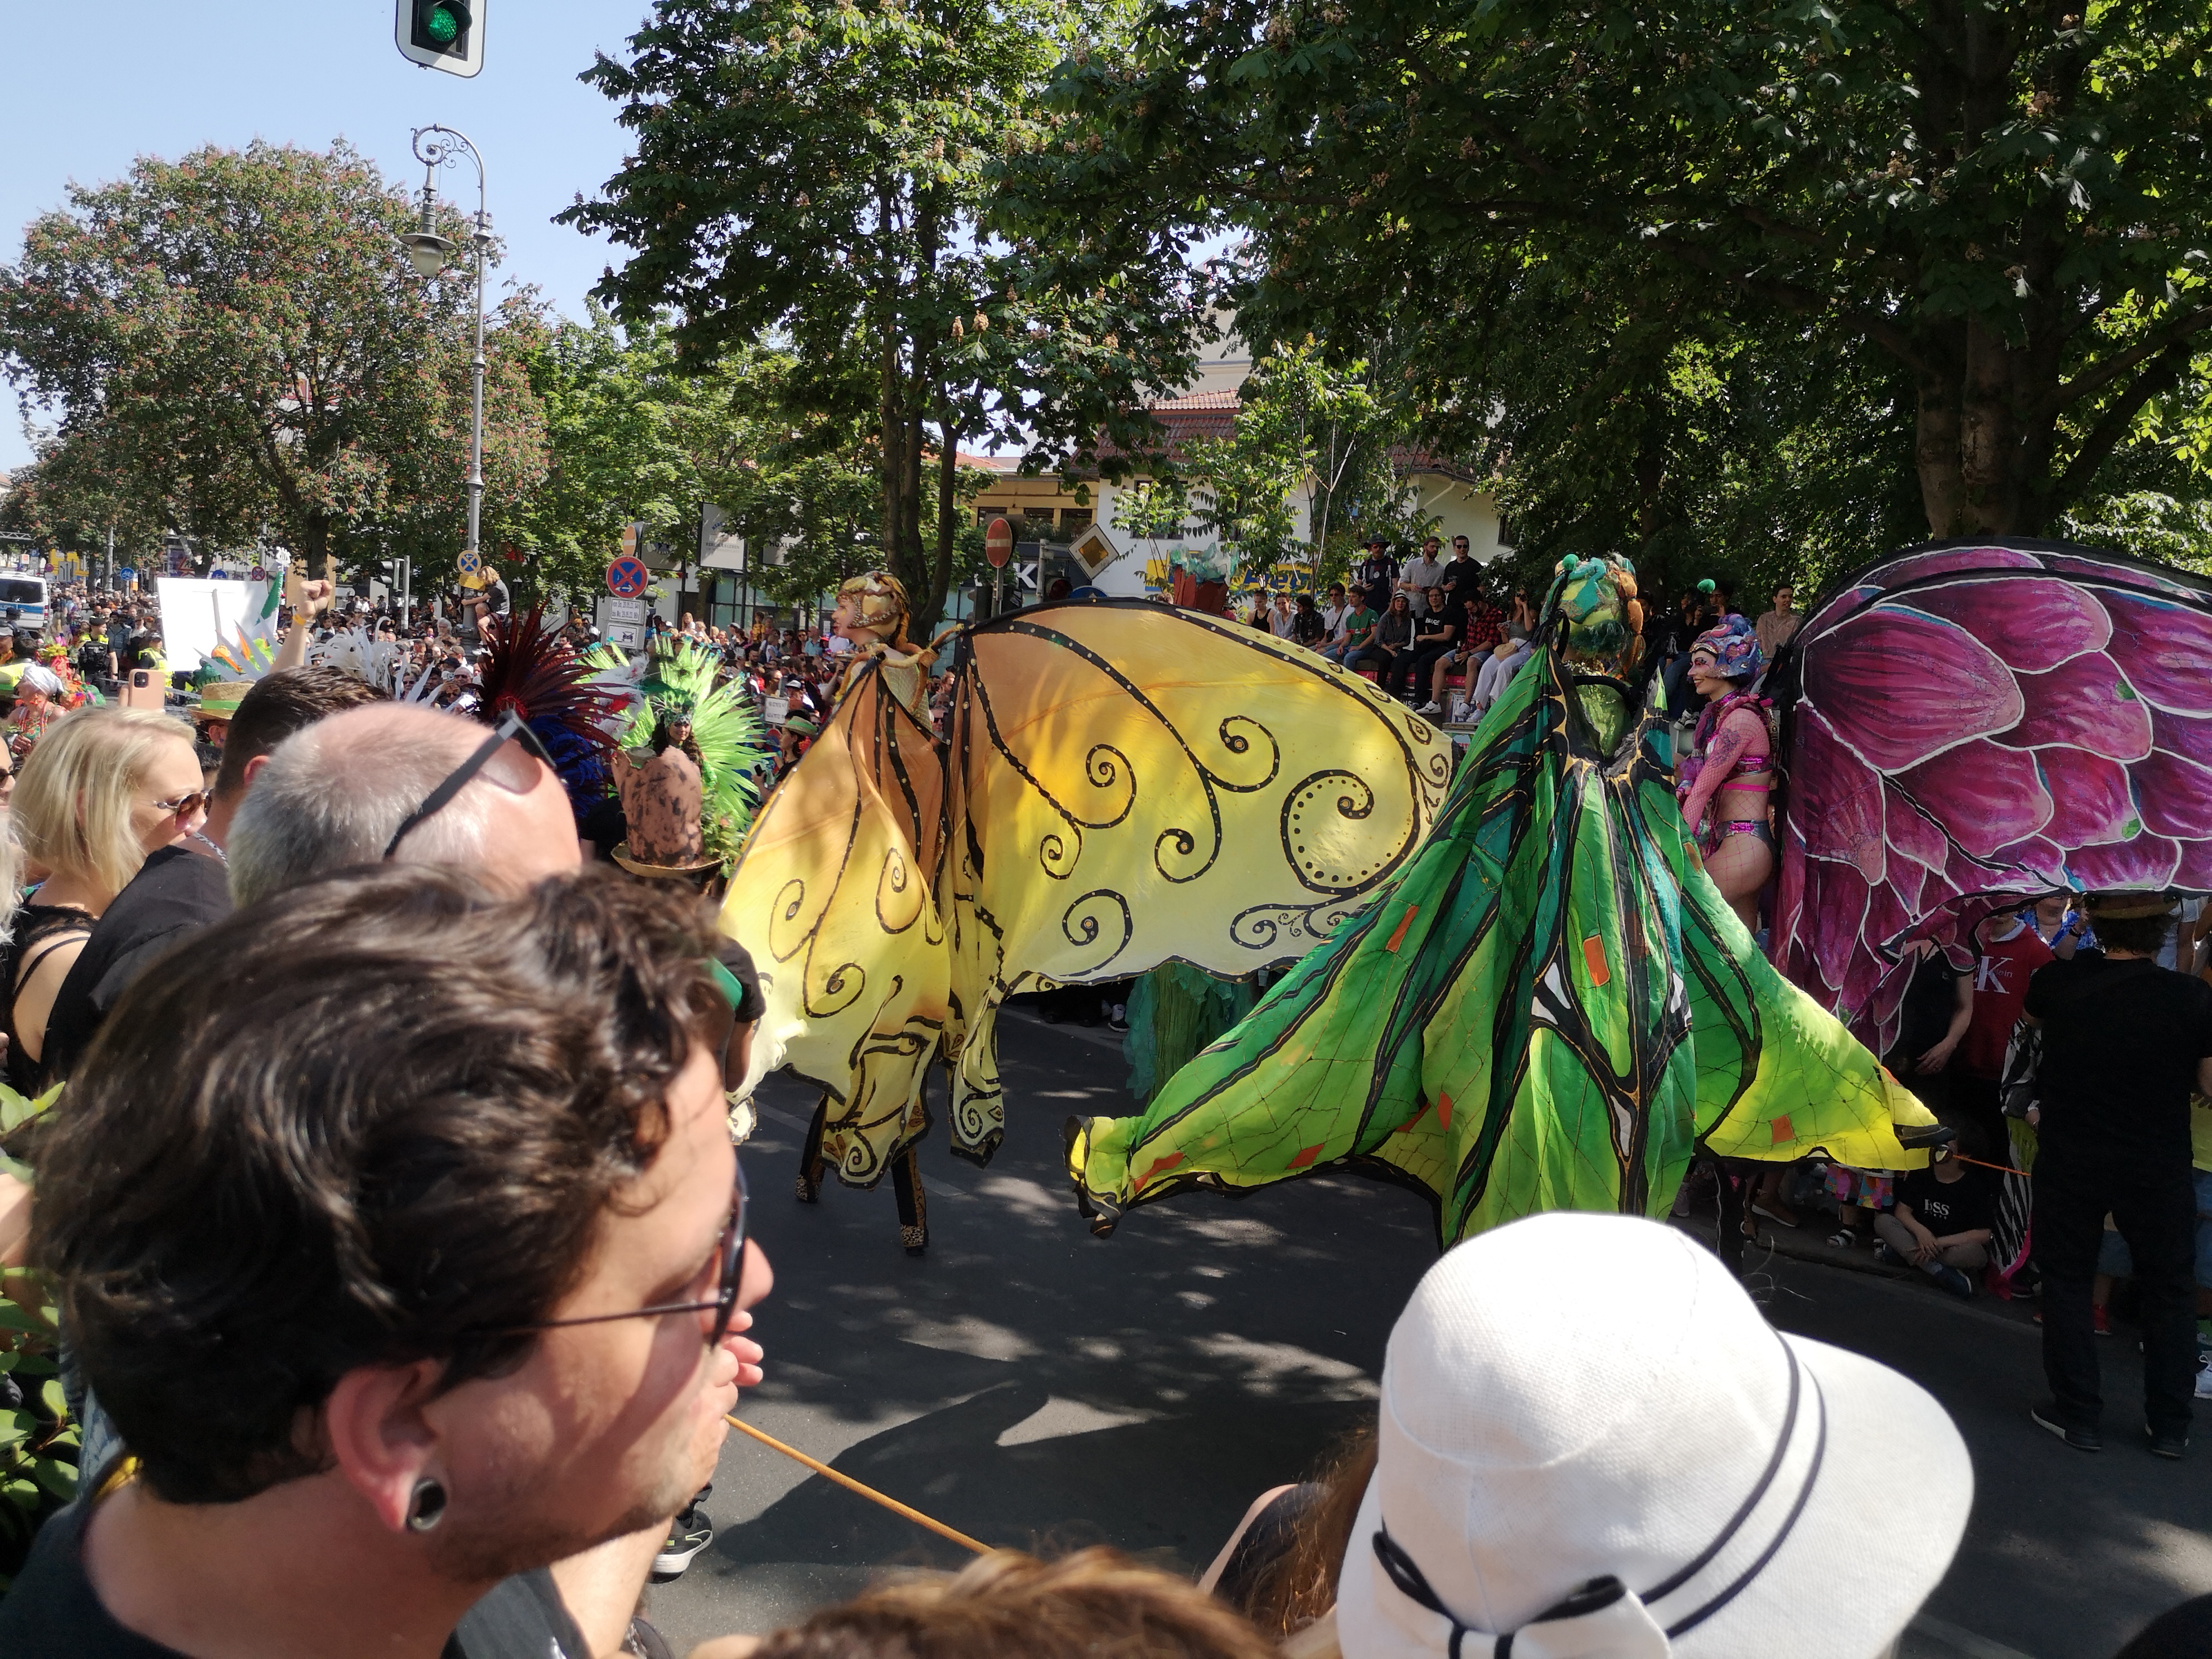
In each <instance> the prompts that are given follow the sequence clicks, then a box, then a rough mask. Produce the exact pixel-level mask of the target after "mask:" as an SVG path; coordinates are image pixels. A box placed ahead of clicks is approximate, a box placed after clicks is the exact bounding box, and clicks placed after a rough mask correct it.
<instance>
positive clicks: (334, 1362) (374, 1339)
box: [32, 866, 727, 1503]
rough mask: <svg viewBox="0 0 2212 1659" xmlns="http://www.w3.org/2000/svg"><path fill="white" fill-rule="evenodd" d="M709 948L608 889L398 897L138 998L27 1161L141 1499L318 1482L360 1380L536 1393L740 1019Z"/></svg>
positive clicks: (270, 920)
mask: <svg viewBox="0 0 2212 1659" xmlns="http://www.w3.org/2000/svg"><path fill="white" fill-rule="evenodd" d="M713 948H714V937H713V934H712V933H711V931H710V928H709V926H708V918H707V917H706V916H705V915H704V913H703V912H702V910H701V909H700V908H698V907H697V905H696V901H694V902H684V901H683V900H680V899H678V898H677V897H675V896H669V895H665V894H664V893H663V892H662V891H660V890H659V889H658V888H655V887H653V886H650V885H647V884H638V883H629V882H625V881H623V880H622V879H621V878H618V877H616V876H614V875H612V874H610V873H604V872H601V873H594V872H580V873H579V874H576V875H574V876H568V877H559V878H554V879H551V880H549V881H546V882H544V883H542V884H539V885H538V887H536V888H535V889H533V890H532V891H530V892H529V893H527V894H526V895H524V896H521V897H520V898H501V897H500V896H497V895H495V893H494V892H493V891H492V890H490V889H489V888H487V887H486V886H484V885H483V884H481V883H480V882H478V881H477V879H476V878H473V877H471V876H470V875H468V874H465V873H464V872H459V871H457V870H449V869H438V868H431V867H428V866H387V867H383V868H379V869H374V870H370V871H365V872H351V873H347V874H341V875H337V876H333V877H331V878H328V879H325V880H323V881H319V882H314V883H311V884H307V885H306V886H303V887H301V888H298V889H296V890H293V891H290V892H288V893H285V894H283V895H282V896H278V897H276V898H275V899H272V900H270V902H265V903H263V904H260V905H257V906H254V907H252V908H249V909H247V910H245V911H242V912H240V914H239V915H235V916H234V917H232V918H231V919H230V920H228V921H225V922H223V923H222V924H221V925H219V926H217V927H212V928H210V929H209V930H208V931H207V932H206V933H201V934H199V935H197V937H195V938H194V939H191V941H190V942H188V943H187V944H185V945H183V946H182V947H181V948H179V950H177V951H174V952H173V953H172V954H170V955H169V956H167V957H164V958H163V959H162V960H161V962H160V963H157V964H156V965H155V967H153V968H152V969H149V970H148V971H147V972H146V973H145V974H144V975H142V976H141V977H140V979H139V980H138V981H137V983H136V984H135V985H134V986H133V987H131V990H130V991H129V992H128V993H127V994H125V996H124V997H123V998H122V999H121V1000H120V1001H118V1004H117V1006H116V1007H115V1009H114V1011H113V1012H112V1014H111V1015H110V1016H109V1017H108V1018H107V1020H106V1024H105V1025H104V1026H103V1027H102V1029H101V1032H100V1037H99V1038H98V1040H97V1041H96V1042H94V1044H93V1046H92V1048H91V1049H90V1051H89V1052H88V1054H87V1055H86V1058H85V1060H84V1061H83V1063H82V1066H80V1067H79V1069H78V1072H77V1073H76V1078H75V1079H74V1081H72V1083H71V1084H70V1091H69V1097H68V1099H67V1101H66V1102H65V1103H63V1104H62V1105H61V1106H60V1108H59V1109H58V1110H56V1111H55V1112H53V1113H52V1119H53V1122H52V1127H51V1128H50V1129H49V1130H48V1131H47V1133H46V1134H45V1136H44V1137H43V1138H42V1139H41V1140H40V1143H39V1145H38V1146H37V1148H36V1151H35V1153H34V1157H35V1159H36V1167H37V1172H38V1180H37V1187H36V1192H35V1195H34V1198H33V1236H32V1249H33V1257H34V1260H35V1261H36V1262H37V1264H38V1265H39V1266H40V1267H42V1268H43V1269H45V1270H46V1272H47V1273H51V1274H52V1275H53V1277H54V1279H55V1282H56V1285H57V1288H58V1297H59V1303H60V1306H61V1309H62V1310H63V1318H64V1323H65V1325H66V1326H67V1328H68V1330H69V1332H70V1338H71V1340H72V1341H73V1342H74V1344H75V1346H76V1353H77V1357H78V1359H79V1361H80V1362H81V1364H82V1367H83V1370H84V1372H85V1375H86V1376H87V1377H88V1380H89V1382H90V1383H91V1384H92V1387H93V1388H94V1390H95V1391H96V1392H97V1394H98V1395H99V1397H100V1403H101V1404H102V1405H103V1406H105V1407H106V1408H107V1410H108V1412H109V1413H111V1414H112V1416H113V1418H114V1419H115V1422H116V1425H117V1427H118V1429H119V1430H120V1431H122V1434H123V1437H124V1439H125V1442H126V1443H128V1444H129V1446H130V1447H131V1450H132V1451H134V1452H136V1453H137V1455H138V1456H139V1458H140V1460H141V1462H142V1467H143V1478H144V1479H145V1480H146V1481H147V1482H148V1484H149V1486H151V1487H152V1488H153V1490H154V1491H155V1492H157V1493H158V1494H159V1495H160V1496H161V1497H162V1498H166V1499H167V1500H168V1501H170V1502H172V1503H222V1502H228V1501H234V1500H236V1499H240V1498H247V1497H251V1496H252V1494H254V1493H255V1492H260V1491H263V1490H264V1489H265V1488H267V1487H270V1486H275V1485H276V1484H278V1483H279V1482H282V1481H285V1480H293V1479H295V1478H297V1477H299V1476H301V1475H304V1474H312V1473H313V1472H315V1471H316V1470H317V1469H319V1468H323V1467H325V1465H326V1462H327V1460H326V1457H325V1454H324V1452H323V1450H322V1449H321V1448H320V1447H319V1445H316V1444H313V1443H307V1444H303V1443H301V1437H297V1436H296V1435H295V1421H296V1419H297V1416H298V1413H300V1411H301V1408H302V1407H307V1408H310V1409H312V1408H313V1407H317V1406H319V1405H320V1403H321V1402H322V1401H324V1400H325V1399H326V1398H327V1397H328V1395H329V1394H330V1391H331V1388H332V1387H333V1386H334V1385H335V1384H336V1383H337V1380H338V1379H339V1378H340V1377H341V1376H343V1375H344V1374H345V1373H346V1372H347V1371H349V1370H352V1369H354V1368H355V1367H356V1366H360V1365H364V1364H406V1363H409V1362H411V1361H414V1360H417V1359H422V1358H438V1359H442V1360H444V1361H445V1362H446V1368H445V1372H444V1379H443V1385H444V1386H445V1387H447V1388H451V1387H453V1386H455V1385H457V1384H459V1383H463V1382H465V1381H467V1380H469V1379H470V1378H471V1377H476V1376H486V1375H491V1374H495V1373H496V1372H497V1371H499V1370H501V1369H502V1368H504V1367H507V1366H509V1365H512V1364H515V1363H519V1361H520V1359H521V1358H523V1357H524V1356H525V1355H526V1353H527V1352H528V1351H529V1348H530V1345H531V1343H532V1340H534V1339H532V1337H530V1336H528V1335H526V1334H523V1335H517V1334H514V1333H515V1330H516V1328H517V1327H519V1326H522V1325H526V1324H529V1323H531V1322H534V1321H538V1320H541V1319H544V1318H545V1317H547V1316H548V1315H549V1314H550V1311H551V1310H553V1309H554V1308H555V1307H556V1304H558V1303H559V1302H560V1301H561V1299H562V1297H564V1296H565V1295H566V1294H567V1293H568V1291H570V1290H571V1289H572V1288H573V1287H574V1285H575V1284H576V1283H577V1282H578V1281H579V1279H580V1277H581V1275H582V1273H583V1271H584V1267H585V1263H586V1257H587V1255H588V1254H589V1252H590V1249H591V1247H592V1240H593V1237H594V1235H595V1232H596V1230H597V1228H598V1226H599V1218H600V1215H601V1212H603V1211H605V1210H606V1209H607V1208H608V1206H610V1205H611V1204H614V1203H616V1202H617V1201H618V1200H619V1196H620V1194H621V1193H622V1190H623V1187H624V1186H625V1184H626V1183H628V1182H631V1181H632V1180H634V1179H635V1177H636V1176H638V1175H639V1174H641V1172H642V1171H643V1170H645V1169H646V1168H647V1165H648V1164H651V1162H652V1161H653V1156H654V1154H655V1152H657V1151H658V1149H659V1146H660V1144H661V1142H662V1141H663V1140H664V1139H665V1137H666V1135H667V1133H668V1121H667V1114H666V1108H665V1103H664V1100H663V1094H664V1091H665V1089H666V1087H667V1085H668V1083H669V1081H670V1079H671V1078H673V1077H674V1076H675V1074H676V1073H677V1072H678V1070H679V1069H680V1068H681V1067H682V1066H683V1065H684V1059H685V1055H686V1054H687V1052H688V1051H689V1048H690V1043H691V1041H692V1040H693V1036H694V1035H695V1034H703V1033H706V1032H708V1031H709V1030H712V1029H713V1028H714V1024H716V1022H717V1017H718V1014H719V1013H720V1011H721V1010H724V1009H726V1007H727V1004H726V1002H724V1001H723V1000H722V999H721V997H720V994H718V993H717V992H716V991H715V989H714V981H712V979H711V978H709V977H708V972H707V970H706V969H705V968H704V965H703V958H705V957H707V956H708V955H709V954H710V952H711V951H712V950H713Z"/></svg>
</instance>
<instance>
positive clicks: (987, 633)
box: [721, 600, 1451, 1186]
mask: <svg viewBox="0 0 2212 1659" xmlns="http://www.w3.org/2000/svg"><path fill="white" fill-rule="evenodd" d="M962 638H963V646H962V651H961V658H962V660H961V665H960V666H959V668H958V670H957V675H956V684H955V687H954V690H953V696H952V702H951V713H950V715H949V717H948V719H947V721H946V730H945V733H944V734H943V738H942V741H941V743H939V744H933V743H932V742H931V740H930V738H929V734H928V733H927V730H926V728H925V727H923V726H921V723H920V722H919V721H918V720H915V718H914V717H913V716H912V715H911V714H908V712H907V711H906V710H905V709H904V708H902V707H900V706H899V704H898V703H897V702H896V699H895V698H894V697H893V696H890V695H889V694H888V693H887V692H886V690H884V685H883V683H882V678H881V676H880V673H879V672H878V671H877V670H875V669H874V668H872V667H863V668H862V669H861V670H860V671H859V672H858V673H857V674H856V675H855V677H854V681H853V683H852V684H851V685H850V687H849V689H848V691H847V693H846V695H845V696H844V698H843V700H842V702H840V703H839V704H838V706H837V708H836V710H835V712H834V713H833V714H831V716H830V719H829V722H828V724H827V725H826V726H825V727H824V729H823V733H822V735H821V737H820V738H819V739H817V742H816V744H815V745H814V747H813V748H812V749H811V750H810V751H809V752H808V753H807V755H806V757H805V759H804V760H802V761H801V762H800V763H799V765H798V766H797V767H796V768H794V769H793V771H792V773H791V775H789V776H788V777H787V779H785V781H784V782H783V783H782V784H781V786H780V787H778V788H777V790H776V791H775V793H774V794H773V795H771V796H770V797H769V801H768V802H767V804H766V805H764V806H763V809H762V811H761V814H760V817H759V818H758V819H757V822H756V823H755V825H754V828H753V829H752V832H751V834H750V836H748V838H747V840H746V842H745V845H744V848H743V850H742V851H741V852H740V854H739V855H738V862H737V866H736V868H735V871H734V872H733V874H732V879H731V885H730V890H729V894H728V896H727V898H726V900H725V902H724V904H723V908H722V914H721V925H722V927H723V930H724V931H725V932H726V933H729V934H730V935H731V936H732V938H734V939H737V940H738V942H739V943H741V944H743V945H744V946H745V947H746V949H747V950H748V951H750V953H751V954H752V957H753V959H754V962H755V963H756V965H757V968H758V969H759V970H760V975H761V982H762V990H763V994H764V996H765V998H766V1000H767V1003H768V1012H767V1013H766V1014H765V1015H764V1016H763V1019H762V1022H761V1027H760V1030H759V1031H758V1033H757V1036H756V1038H755V1044H754V1060H753V1068H754V1073H755V1075H756V1077H757V1076H758V1075H760V1074H763V1073H765V1072H767V1071H769V1070H772V1069H774V1068H775V1067H776V1066H784V1065H787V1066H790V1067H791V1068H792V1069H793V1071H795V1072H797V1073H799V1074H800V1075H802V1076H804V1077H806V1078H808V1079H811V1080H813V1081H814V1082H816V1083H818V1084H819V1085H821V1086H822V1088H823V1091H824V1092H825V1094H826V1096H827V1097H828V1101H829V1104H828V1107H827V1109H826V1115H825V1120H824V1124H823V1138H822V1152H823V1157H824V1158H825V1159H826V1160H827V1161H828V1162H829V1164H832V1165H834V1167H835V1168H836V1170H837V1171H838V1174H839V1176H841V1177H842V1179H843V1180H845V1181H846V1182H848V1183H849V1184H853V1185H856V1186H871V1185H873V1184H874V1183H875V1182H877V1181H878V1180H879V1179H880V1178H881V1177H882V1176H883V1175H884V1172H885V1171H886V1170H888V1169H889V1168H890V1164H891V1161H892V1160H893V1158H896V1156H897V1155H898V1154H899V1153H900V1152H902V1150H903V1148H904V1147H906V1146H908V1144H910V1143H911V1142H912V1141H913V1140H915V1139H916V1138H917V1137H919V1136H920V1135H921V1133H922V1131H923V1129H924V1128H925V1127H927V1109H926V1107H925V1105H924V1103H923V1099H922V1089H923V1084H924V1080H925V1078H926V1074H927V1067H928V1065H929V1062H930V1060H932V1059H933V1058H941V1059H942V1060H944V1062H945V1066H946V1067H947V1070H948V1072H949V1073H950V1075H951V1118H952V1137H953V1149H954V1151H956V1152H960V1153H962V1154H963V1156H966V1157H968V1158H973V1159H974V1160H975V1161H976V1162H978V1163H982V1162H986V1161H987V1160H988V1158H990V1156H991V1153H992V1152H993V1151H994V1149H995V1148H996V1146H997V1145H998V1142H999V1140H1000V1136H1001V1134H1002V1133H1003V1124H1004V1112H1003V1099H1002V1094H1001V1090H1000V1082H999V1073H998V1064H997V1059H996V1054H995V1045H994V1025H995V1022H996V1018H997V1013H998V1010H999V1007H1000V1005H1001V1004H1002V1003H1003V1002H1004V1001H1005V1000H1006V997H1008V996H1010V995H1012V994H1015V993H1016V992H1018V991H1023V990H1033V989H1036V988H1038V987H1041V986H1045V985H1051V984H1069V983H1083V982H1092V981H1104V980H1112V979H1120V978H1124V977H1127V976H1130V975H1136V974H1139V973H1142V972H1144V971H1145V970H1146V969H1149V968H1152V967H1155V966H1157V965H1158V964H1159V963H1162V962H1165V961H1168V960H1170V959H1176V960H1181V961H1183V962H1187V963H1191V964H1193V965H1194V966H1195V967H1199V968H1202V969H1206V971H1208V972H1210V973H1214V974H1219V975H1238V974H1245V973H1249V972H1251V971H1252V970H1253V969H1256V968H1261V967H1264V966H1267V965H1270V964H1273V963H1283V962H1287V961H1291V960H1294V959H1296V958H1297V957H1301V956H1303V955H1304V954H1305V953H1306V951H1308V950H1310V948H1311V947H1312V946H1313V945H1315V944H1316V943H1317V942H1319V941H1320V940H1321V939H1325V938H1327V937H1328V935H1329V934H1330V933H1331V932H1333V931H1334V928H1335V927H1336V924H1337V923H1338V922H1339V921H1341V920H1343V919H1344V918H1345V917H1346V916H1348V915H1352V914H1353V913H1354V912H1356V911H1357V910H1358V909H1359V908H1361V907H1362V906H1363V905H1364V903H1366V902H1367V901H1368V899H1369V898H1370V896H1372V895H1373V894H1374V893H1375V891H1376V890H1377V889H1378V888H1379V887H1381V886H1382V885H1383V884H1386V883H1387V882H1388V881H1389V879H1390V878H1391V877H1392V876H1393V875H1395V873H1396V872H1398V871H1399V870H1400V869H1401V867H1402V866H1403V865H1404V864H1405V862H1406V860H1407V859H1408V858H1410V857H1411V856H1412V854H1413V852H1414V850H1415V849H1416V848H1418V847H1419V844H1420V842H1421V841H1422V838H1423V837H1424V836H1425V835H1426V833H1427V830H1428V827H1429V825H1430V823H1431V821H1432V820H1433V819H1434V817H1435V816H1436V813H1437V809H1438V808H1439V807H1440V805H1442V803H1443V799H1444V796H1445V793H1446V792H1447V790H1448V789H1449V786H1450V781H1451V748H1450V743H1449V738H1446V737H1445V735H1444V734H1443V732H1440V731H1438V730H1437V728H1435V727H1434V726H1431V725H1429V724H1428V723H1427V722H1426V721H1425V720H1420V719H1419V718H1417V717H1416V716H1414V715H1413V714H1410V713H1408V712H1407V710H1406V709H1405V708H1403V707H1401V705H1400V704H1398V703H1397V702H1395V700H1393V699H1391V698H1389V697H1387V696H1383V694H1382V693H1381V692H1379V691H1378V690H1376V688H1375V687H1373V686H1372V685H1370V684H1368V683H1367V682H1365V681H1364V680H1362V679H1360V678H1358V677H1356V676H1353V675H1349V674H1346V673H1345V672H1344V671H1342V670H1340V669H1338V668H1335V667H1334V666H1332V665H1329V664H1328V663H1325V662H1323V661H1322V659H1320V658H1318V657H1316V655H1314V654H1313V653H1311V652H1310V651H1307V650H1305V649H1304V647H1299V646H1295V645H1291V644H1289V643H1287V642H1285V641H1280V640H1277V639H1275V638H1274V637H1273V636H1272V635H1267V634H1265V633H1262V632H1261V631H1260V630H1258V629H1250V628H1245V627H1241V626H1237V625H1236V624H1233V623H1226V622H1223V621H1220V620H1218V619H1217V618H1214V617H1207V616H1205V615H1202V614H1200V613H1197V612H1193V611H1177V610H1171V609H1169V608H1168V607H1165V606H1162V605H1153V604H1150V603H1146V602H1139V601H1114V600H1106V601H1099V600H1088V601H1077V602H1074V603H1071V604H1066V605H1048V606H1044V607H1042V608H1039V609H1036V610H1030V611H1019V612H1016V613H1014V614H1012V615H1010V616H1006V617H999V618H997V619H995V620H994V621H991V622H988V623H982V624H981V625H979V626H976V627H975V628H972V629H968V630H966V631H965V633H964V634H963V636H962Z"/></svg>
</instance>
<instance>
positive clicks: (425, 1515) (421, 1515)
mask: <svg viewBox="0 0 2212 1659" xmlns="http://www.w3.org/2000/svg"><path fill="white" fill-rule="evenodd" d="M445 1518H446V1489H445V1488H444V1487H443V1486H440V1485H439V1484H438V1483H437V1482H436V1481H435V1480H417V1481H416V1483H415V1491H414V1493H413V1495H412V1496H411V1497H410V1498H408V1500H407V1529H408V1530H409V1531H410V1532H428V1531H429V1530H430V1528H433V1527H435V1526H436V1525H437V1524H438V1522H441V1521H442V1520H444V1519H445Z"/></svg>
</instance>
